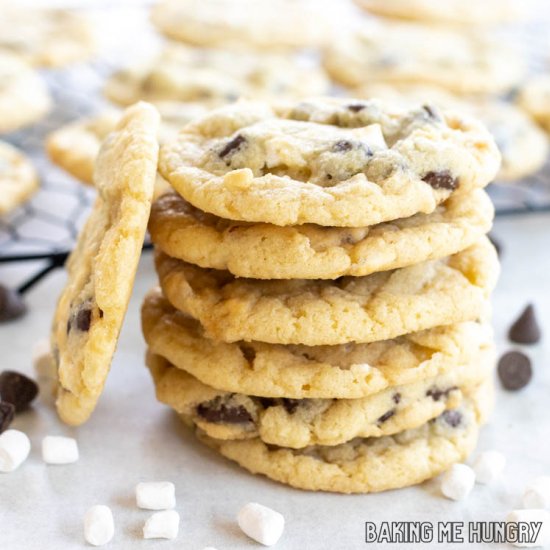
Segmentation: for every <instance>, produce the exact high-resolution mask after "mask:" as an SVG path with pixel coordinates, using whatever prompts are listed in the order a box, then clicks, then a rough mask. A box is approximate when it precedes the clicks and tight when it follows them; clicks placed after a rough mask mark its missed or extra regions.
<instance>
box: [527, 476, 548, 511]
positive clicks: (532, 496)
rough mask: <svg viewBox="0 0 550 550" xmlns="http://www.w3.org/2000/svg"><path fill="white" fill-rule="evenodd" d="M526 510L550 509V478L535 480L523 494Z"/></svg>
mask: <svg viewBox="0 0 550 550" xmlns="http://www.w3.org/2000/svg"><path fill="white" fill-rule="evenodd" d="M523 506H524V508H550V476H540V477H537V478H536V479H534V480H533V481H532V482H531V483H529V485H527V487H526V488H525V492H524V493H523Z"/></svg>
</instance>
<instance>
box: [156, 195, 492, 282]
mask: <svg viewBox="0 0 550 550" xmlns="http://www.w3.org/2000/svg"><path fill="white" fill-rule="evenodd" d="M492 219H493V206H492V203H491V201H490V199H489V197H488V196H487V194H486V193H485V192H484V191H483V190H481V189H478V190H475V191H472V193H469V194H468V195H464V196H462V195H453V196H451V198H449V199H448V200H447V201H446V202H444V203H443V204H441V205H439V206H438V207H437V208H436V209H435V210H434V211H433V212H432V213H431V214H416V215H414V216H411V217H410V218H404V219H400V220H395V221H393V222H385V223H381V224H378V225H373V226H370V227H358V228H346V227H323V226H320V225H313V224H304V225H296V226H284V227H281V226H277V225H273V224H266V223H249V222H235V221H231V220H224V219H222V218H219V217H218V216H215V215H213V214H207V213H206V212H202V211H201V210H199V209H198V208H195V207H194V206H192V205H191V204H189V203H188V202H187V201H186V200H185V199H183V198H181V197H180V196H179V195H178V194H176V193H168V194H166V195H164V196H163V197H162V198H160V199H159V200H158V201H156V202H155V203H154V204H153V208H152V210H151V219H150V221H149V232H150V233H151V237H152V239H153V241H154V243H155V245H157V246H158V248H159V249H160V250H162V251H163V252H164V253H166V254H167V255H169V256H172V257H173V258H179V259H182V260H184V261H186V262H189V263H192V264H196V265H199V266H201V267H207V268H214V269H226V270H228V271H229V272H230V273H232V274H233V275H235V276H237V277H250V278H254V279H337V278H338V277H341V276H344V275H353V276H363V275H369V274H371V273H375V272H378V271H387V270H389V269H395V268H399V267H405V266H408V265H412V264H415V263H419V262H423V261H426V260H432V259H436V258H442V257H444V256H448V255H450V254H455V253H456V252H459V251H460V250H464V249H465V248H468V247H470V246H471V245H472V244H474V243H475V242H476V241H478V240H479V239H480V238H481V237H482V236H483V235H484V234H485V233H486V232H487V231H489V229H490V228H491V224H492Z"/></svg>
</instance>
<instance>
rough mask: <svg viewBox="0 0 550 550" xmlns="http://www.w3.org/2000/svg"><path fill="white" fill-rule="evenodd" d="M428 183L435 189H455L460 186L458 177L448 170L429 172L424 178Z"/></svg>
mask: <svg viewBox="0 0 550 550" xmlns="http://www.w3.org/2000/svg"><path fill="white" fill-rule="evenodd" d="M422 181H425V182H426V183H427V184H428V185H430V186H431V187H433V188H434V189H448V190H449V191H454V190H455V189H456V188H457V187H458V179H457V178H455V177H453V175H452V174H451V173H450V172H449V171H448V170H442V171H441V172H428V173H427V174H426V175H425V176H424V177H423V178H422Z"/></svg>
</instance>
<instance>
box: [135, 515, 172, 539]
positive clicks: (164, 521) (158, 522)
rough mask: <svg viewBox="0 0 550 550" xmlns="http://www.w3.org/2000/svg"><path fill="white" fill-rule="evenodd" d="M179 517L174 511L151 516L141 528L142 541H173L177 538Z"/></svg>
mask: <svg viewBox="0 0 550 550" xmlns="http://www.w3.org/2000/svg"><path fill="white" fill-rule="evenodd" d="M179 524H180V515H179V514H178V513H177V512H176V511H175V510H164V511H163V512H156V513H155V514H153V515H152V516H151V517H150V518H149V519H148V520H147V521H146V522H145V525H144V526H143V538H144V539H175V538H176V537H177V536H178V529H179Z"/></svg>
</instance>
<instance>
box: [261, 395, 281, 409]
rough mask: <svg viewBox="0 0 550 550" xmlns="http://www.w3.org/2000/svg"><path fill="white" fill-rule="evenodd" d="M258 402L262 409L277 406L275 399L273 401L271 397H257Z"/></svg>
mask: <svg viewBox="0 0 550 550" xmlns="http://www.w3.org/2000/svg"><path fill="white" fill-rule="evenodd" d="M258 401H259V402H260V403H261V405H262V407H263V408H264V409H269V407H275V406H277V399H273V397H258Z"/></svg>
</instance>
